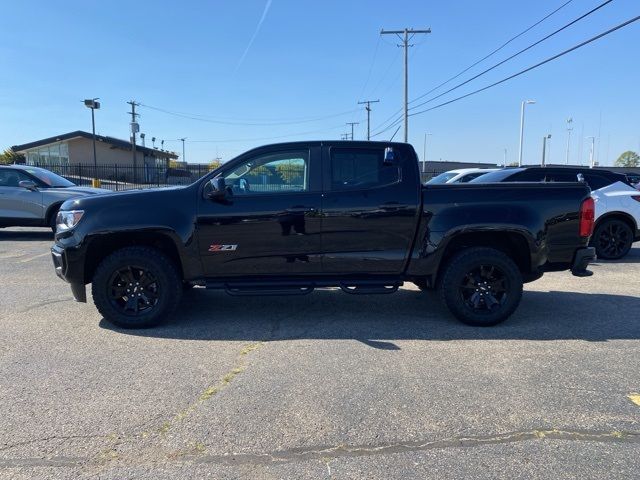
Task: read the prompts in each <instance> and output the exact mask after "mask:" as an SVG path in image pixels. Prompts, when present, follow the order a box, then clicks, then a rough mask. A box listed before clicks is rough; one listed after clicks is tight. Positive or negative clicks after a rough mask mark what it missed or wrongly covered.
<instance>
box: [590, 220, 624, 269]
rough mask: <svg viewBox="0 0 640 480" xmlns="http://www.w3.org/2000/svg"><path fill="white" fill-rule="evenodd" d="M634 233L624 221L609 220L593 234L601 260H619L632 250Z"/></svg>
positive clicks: (594, 243)
mask: <svg viewBox="0 0 640 480" xmlns="http://www.w3.org/2000/svg"><path fill="white" fill-rule="evenodd" d="M632 243H633V232H632V231H631V228H629V225H627V224H626V223H625V222H623V221H622V220H607V221H605V222H604V223H602V224H601V225H599V226H598V228H597V229H596V231H595V232H594V234H593V240H592V244H593V246H594V247H596V254H597V255H598V257H599V258H604V259H606V260H617V259H618V258H622V257H624V256H625V255H626V254H627V253H629V250H630V249H631V244H632Z"/></svg>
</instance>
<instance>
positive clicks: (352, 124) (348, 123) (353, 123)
mask: <svg viewBox="0 0 640 480" xmlns="http://www.w3.org/2000/svg"><path fill="white" fill-rule="evenodd" d="M347 125H351V140H352V141H353V126H354V125H360V123H359V122H347Z"/></svg>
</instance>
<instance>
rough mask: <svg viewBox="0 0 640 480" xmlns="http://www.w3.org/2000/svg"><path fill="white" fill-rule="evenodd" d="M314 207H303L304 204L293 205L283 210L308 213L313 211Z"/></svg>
mask: <svg viewBox="0 0 640 480" xmlns="http://www.w3.org/2000/svg"><path fill="white" fill-rule="evenodd" d="M315 211H316V209H315V208H313V207H305V206H304V205H294V206H293V207H290V208H287V209H286V210H285V212H287V213H310V212H315Z"/></svg>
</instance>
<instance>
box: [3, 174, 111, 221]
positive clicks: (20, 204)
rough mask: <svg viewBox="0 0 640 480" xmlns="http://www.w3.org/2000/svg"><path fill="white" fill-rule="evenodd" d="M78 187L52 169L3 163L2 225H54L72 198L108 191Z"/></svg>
mask: <svg viewBox="0 0 640 480" xmlns="http://www.w3.org/2000/svg"><path fill="white" fill-rule="evenodd" d="M107 192H110V190H105V189H102V188H91V187H78V186H77V185H76V184H74V183H72V182H70V181H69V180H67V179H66V178H63V177H61V176H59V175H56V174H55V173H53V172H50V171H49V170H45V169H44V168H38V167H30V166H28V165H7V166H0V228H1V227H51V228H52V229H54V230H55V226H56V225H55V223H56V214H57V213H58V209H59V208H60V205H62V203H63V202H64V201H65V200H68V199H69V198H72V197H79V196H85V195H95V194H97V193H107Z"/></svg>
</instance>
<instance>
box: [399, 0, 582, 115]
mask: <svg viewBox="0 0 640 480" xmlns="http://www.w3.org/2000/svg"><path fill="white" fill-rule="evenodd" d="M572 1H573V0H568V1H567V2H565V3H563V4H562V5H560V6H559V7H558V8H556V9H555V10H554V11H553V12H551V13H549V14H547V15H545V16H544V17H543V18H541V19H540V20H538V21H537V22H536V23H534V24H533V25H531V26H530V27H528V28H526V29H525V30H523V31H522V32H520V33H518V34H517V35H516V36H514V37H511V38H510V39H509V40H507V41H506V42H504V43H503V44H502V45H500V46H499V47H498V48H496V49H495V50H493V51H492V52H491V53H489V54H488V55H485V56H484V57H482V58H481V59H480V60H478V61H477V62H475V63H472V64H471V65H469V66H468V67H467V68H465V69H464V70H462V71H461V72H460V73H458V74H456V75H454V76H453V77H451V78H449V79H448V80H445V81H444V82H442V83H441V84H440V85H437V86H435V87H433V88H432V89H431V90H429V91H428V92H426V93H423V94H422V95H420V96H419V97H416V98H414V99H413V100H411V101H410V102H409V104H412V103H413V102H415V101H417V100H420V99H421V98H424V97H426V96H427V95H429V94H430V93H432V92H435V91H436V90H437V89H439V88H440V87H443V86H444V85H446V84H447V83H449V82H450V81H451V80H455V79H456V78H458V77H459V76H460V75H462V74H463V73H466V72H468V71H469V70H471V69H472V68H473V67H475V66H476V65H478V64H480V63H482V62H484V61H485V60H486V59H488V58H490V57H492V56H493V55H495V54H496V53H498V52H499V51H500V50H502V49H503V48H504V47H506V46H507V45H509V44H510V43H511V42H513V41H514V40H516V39H518V38H520V37H521V36H522V35H524V34H525V33H527V32H528V31H530V30H531V29H533V28H535V27H537V26H538V25H540V24H541V23H542V22H544V21H545V20H546V19H547V18H549V17H551V16H552V15H554V14H555V13H557V12H559V11H560V10H561V9H563V8H564V7H566V6H567V5H569V4H570V3H571V2H572Z"/></svg>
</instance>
